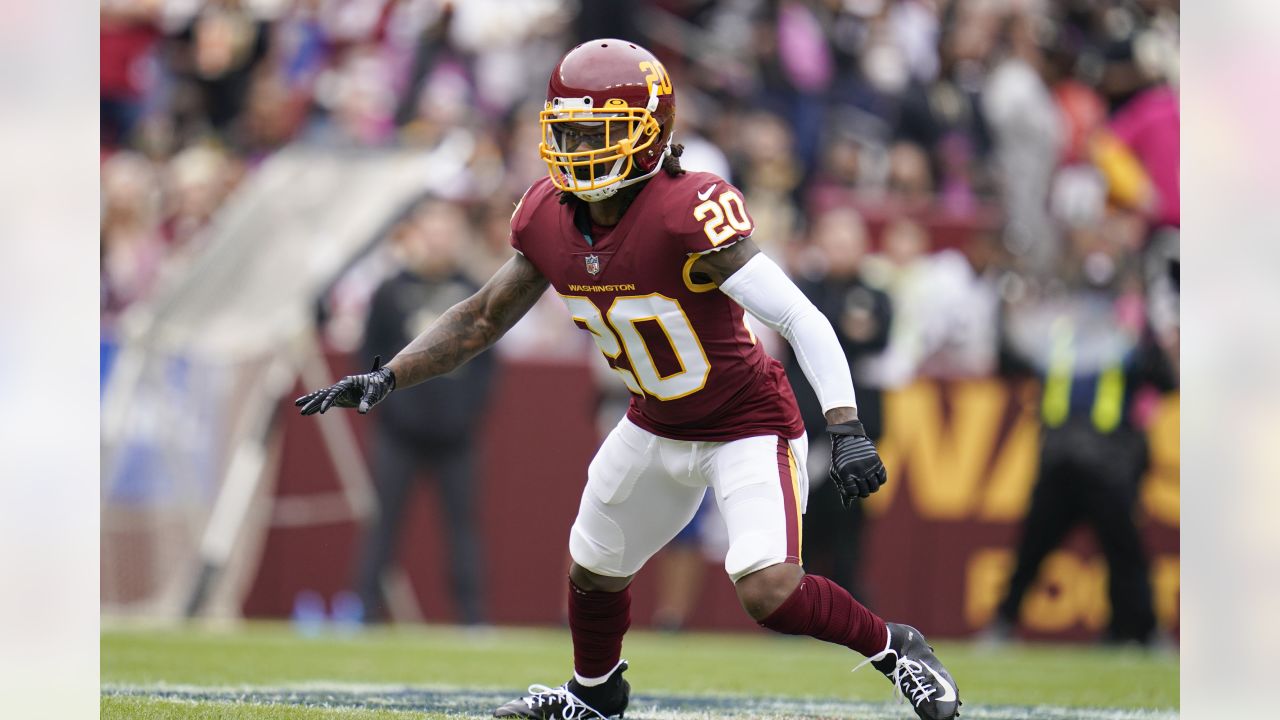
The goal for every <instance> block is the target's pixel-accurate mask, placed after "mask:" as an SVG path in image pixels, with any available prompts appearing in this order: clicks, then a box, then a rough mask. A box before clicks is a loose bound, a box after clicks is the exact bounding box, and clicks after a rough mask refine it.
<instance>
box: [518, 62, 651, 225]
mask: <svg viewBox="0 0 1280 720" xmlns="http://www.w3.org/2000/svg"><path fill="white" fill-rule="evenodd" d="M675 117H676V96H675V93H674V92H673V91H672V89H671V78H670V77H669V76H668V75H667V71H666V69H665V68H664V67H662V63H660V62H658V59H657V58H656V57H654V56H653V53H651V52H649V51H648V50H645V49H644V48H642V47H640V46H639V45H636V44H635V43H632V42H627V41H626V40H615V39H603V40H592V41H590V42H585V43H583V44H581V45H579V46H577V47H575V48H574V49H572V50H570V51H569V53H568V54H567V55H565V56H564V58H563V59H561V60H560V62H559V64H557V65H556V67H555V70H553V71H552V72H551V82H550V83H548V85H547V104H546V106H545V108H544V109H543V111H542V112H541V113H540V115H539V121H540V123H541V125H542V142H541V143H540V144H539V146H538V153H539V155H541V157H542V159H543V160H544V161H546V163H547V169H548V171H549V172H550V173H551V182H553V183H554V184H555V186H556V187H557V188H559V189H560V190H562V191H565V192H571V193H573V194H574V195H577V196H578V197H580V198H582V199H583V200H586V201H588V202H595V201H597V200H603V199H605V198H607V197H609V196H611V195H613V194H614V193H616V192H617V191H618V190H619V189H621V188H624V187H626V186H628V185H632V184H634V183H637V182H641V181H643V180H647V179H648V178H650V177H652V176H653V174H654V173H656V172H658V170H660V169H661V167H662V159H663V158H664V157H665V156H666V154H667V152H668V149H669V146H670V144H671V130H672V127H673V126H674V125H675ZM636 168H639V172H638V173H633V171H634V170H635V169H636Z"/></svg>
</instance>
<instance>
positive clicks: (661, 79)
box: [297, 39, 960, 720]
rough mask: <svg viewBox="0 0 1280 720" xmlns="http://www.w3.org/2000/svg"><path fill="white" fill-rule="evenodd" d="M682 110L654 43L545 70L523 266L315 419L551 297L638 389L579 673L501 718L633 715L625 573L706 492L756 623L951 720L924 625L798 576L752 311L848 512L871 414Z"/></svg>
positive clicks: (613, 451) (585, 537) (579, 543)
mask: <svg viewBox="0 0 1280 720" xmlns="http://www.w3.org/2000/svg"><path fill="white" fill-rule="evenodd" d="M675 109H676V107H675V94H674V93H673V92H672V88H671V80H670V78H669V77H668V75H667V73H666V70H665V69H664V68H663V66H662V64H661V63H660V62H659V61H658V59H657V58H655V57H654V56H653V54H651V53H650V52H649V51H647V50H645V49H644V48H642V47H639V46H638V45H636V44H634V43H631V42H627V41H625V40H616V39H604V40H593V41H591V42H587V43H583V44H582V45H579V46H578V47H576V48H574V49H573V50H571V51H570V52H569V53H568V54H567V55H565V56H564V58H563V59H562V60H561V61H560V62H559V64H557V65H556V67H555V69H554V70H553V71H552V73H551V81H550V83H549V85H548V89H547V100H546V105H545V106H544V109H543V110H542V112H541V118H540V119H541V129H542V141H541V144H540V146H539V152H540V154H541V156H542V159H543V160H544V161H545V162H546V164H547V167H548V169H549V175H548V177H545V178H543V179H541V180H539V181H537V182H535V183H534V184H533V186H532V187H530V188H529V189H528V191H527V192H526V193H525V195H524V197H523V198H522V199H521V201H520V203H519V204H518V205H517V206H516V209H515V212H514V214H513V215H512V217H511V244H512V245H513V246H514V247H515V250H516V254H515V256H514V257H512V258H511V260H509V261H508V262H507V263H506V265H504V266H503V267H502V268H501V269H499V270H498V272H497V273H496V274H495V275H494V276H493V277H492V278H491V279H490V280H489V281H488V283H486V284H485V286H484V287H483V288H482V289H481V290H480V291H479V292H477V293H476V294H475V295H473V296H471V297H470V298H468V299H467V300H464V301H462V302H460V303H458V304H457V305H456V306H454V307H453V308H452V309H450V310H449V311H448V312H446V313H445V314H444V315H443V316H442V317H440V318H439V320H437V321H436V322H435V323H434V324H433V325H431V326H430V327H429V328H427V329H426V330H425V331H423V333H422V334H421V335H419V336H418V337H417V338H416V339H414V340H413V341H412V342H411V343H409V345H408V346H407V347H405V348H404V349H403V350H401V351H400V353H399V354H397V355H396V356H395V357H394V358H392V359H391V361H390V362H389V363H387V364H386V365H385V366H381V365H380V364H379V361H378V360H376V359H375V361H374V367H373V370H372V371H370V372H369V373H366V374H364V375H354V376H349V377H346V378H343V379H342V380H341V381H339V382H338V383H336V384H335V385H333V386H331V387H329V388H324V389H321V390H317V391H315V392H313V393H310V394H308V395H305V396H303V397H301V398H299V399H298V400H297V405H298V406H299V407H301V408H302V413H303V414H304V415H310V414H312V413H316V412H321V413H323V412H325V411H326V410H328V409H329V408H331V407H335V406H336V407H349V408H351V407H353V408H356V409H357V411H358V412H360V413H366V412H368V411H369V409H370V408H372V407H374V406H375V405H376V404H377V403H378V402H379V401H380V400H382V399H383V398H385V397H386V396H387V394H388V393H390V392H392V391H393V390H396V389H403V388H406V387H409V386H411V385H416V384H418V383H421V382H423V381H425V380H428V379H430V378H433V377H437V376H439V375H443V374H445V373H448V372H450V371H451V370H453V369H454V368H456V367H458V366H459V365H460V364H462V363H464V362H466V361H467V360H468V359H470V358H472V357H474V356H475V355H476V354H477V353H479V352H482V351H483V350H485V349H486V348H488V347H489V346H491V345H493V344H494V342H496V341H497V340H498V338H499V337H501V336H502V335H503V333H505V332H506V331H507V330H508V329H510V328H511V326H512V325H514V324H515V323H516V321H517V320H519V319H520V317H521V316H523V315H524V314H525V312H527V311H528V310H529V308H530V307H531V306H532V305H533V304H534V302H535V301H536V300H537V299H538V298H539V297H540V296H541V295H542V294H543V291H544V290H545V289H546V288H547V286H548V285H550V286H551V287H553V288H554V289H555V291H556V292H557V293H558V294H559V295H560V296H561V298H562V299H563V300H564V303H565V305H566V306H567V307H568V308H569V312H570V314H571V315H572V316H573V320H574V322H575V323H577V324H578V325H579V326H581V327H582V328H583V329H584V330H586V331H587V332H589V333H591V334H592V336H593V338H594V340H595V342H596V344H597V345H598V346H599V348H600V351H601V352H602V353H604V356H605V357H606V358H607V359H608V362H609V364H610V366H611V367H612V368H613V370H614V371H615V372H617V374H618V379H619V380H620V381H621V382H622V383H624V384H625V385H626V386H627V388H628V389H629V390H630V391H631V392H632V393H633V395H632V399H631V406H630V408H629V410H628V412H627V414H626V416H625V417H624V418H623V419H622V420H621V421H620V422H619V423H618V425H617V427H615V428H614V429H613V431H612V432H611V433H610V434H609V435H608V437H607V438H606V439H605V441H604V443H603V445H601V447H600V449H599V451H598V452H597V453H596V456H595V458H594V459H593V460H592V462H591V464H590V467H589V468H588V470H587V483H586V487H585V489H584V490H583V494H582V501H581V504H580V506H579V509H578V515H577V519H576V520H575V521H574V524H573V528H572V530H571V532H570V536H569V552H570V555H571V556H572V559H573V563H572V565H571V568H570V571H569V577H568V587H567V588H566V591H567V599H568V605H569V613H568V615H569V628H570V632H571V635H572V638H573V655H574V668H573V669H574V673H573V677H572V678H571V679H570V680H569V681H568V682H566V683H565V684H563V685H560V686H559V687H546V686H543V685H534V686H531V687H530V688H529V694H528V695H527V696H525V697H522V698H519V699H517V700H513V701H512V702H509V703H507V704H506V705H503V706H502V707H500V708H498V709H497V711H496V712H495V716H496V717H525V718H558V719H568V718H621V717H622V716H623V711H624V710H625V709H626V707H627V701H628V696H629V693H630V685H629V684H628V683H627V681H626V680H625V679H623V677H622V674H623V672H624V671H625V670H626V669H627V663H626V661H625V660H623V659H622V658H621V652H622V637H623V634H624V633H626V631H627V628H628V627H629V626H630V624H631V616H630V605H631V597H630V590H629V586H630V583H631V580H632V578H633V577H634V576H635V574H636V572H637V571H639V570H640V568H641V566H643V565H644V563H645V562H646V561H647V560H648V559H649V558H650V557H652V556H653V555H654V554H655V553H656V552H657V551H658V550H659V549H661V548H662V547H663V546H664V545H665V544H666V543H667V542H668V541H670V540H671V539H672V538H673V537H674V536H675V535H676V533H678V532H679V531H680V529H681V528H683V527H684V526H685V524H687V523H688V522H689V520H690V518H692V517H693V515H694V513H695V512H696V511H697V509H698V505H699V503H700V501H701V500H702V497H703V494H704V493H705V492H706V491H707V490H708V489H710V490H711V492H712V493H714V497H715V501H716V503H717V504H718V505H719V508H720V511H721V514H722V515H723V516H724V519H725V522H726V524H727V526H728V531H729V551H728V555H727V557H726V558H725V563H724V564H725V571H726V572H727V573H728V574H729V577H730V578H731V579H732V580H733V582H734V586H735V587H736V589H737V594H738V599H739V600H740V602H741V603H742V607H743V608H744V609H745V610H746V612H747V613H748V614H749V615H750V616H751V617H752V618H753V619H755V620H756V621H757V622H758V623H759V624H760V625H762V626H764V627H766V628H769V629H771V630H775V631H777V632H780V633H786V634H790V635H810V636H812V637H815V638H818V639H819V640H825V641H827V642H832V643H838V644H840V645H844V646H846V647H848V648H851V649H853V650H855V651H857V652H858V653H860V654H862V655H863V656H865V657H866V658H867V659H866V660H865V661H864V664H866V663H871V664H872V665H873V666H874V667H875V668H876V669H877V670H879V671H880V672H882V673H884V674H885V675H887V676H888V677H889V678H890V680H891V681H892V682H893V683H894V685H895V686H896V687H897V688H898V689H899V690H900V691H901V692H902V694H903V695H904V696H905V697H906V698H907V699H908V700H909V701H910V702H911V704H912V706H913V708H914V709H915V711H916V713H917V714H918V715H919V716H920V717H921V718H925V719H926V720H945V719H948V718H953V717H955V716H956V714H957V710H958V708H959V705H960V698H959V696H958V694H957V689H956V684H955V681H954V680H953V679H952V677H951V675H950V673H948V672H947V670H946V668H944V667H943V665H942V663H941V662H939V661H938V658H937V657H935V656H934V654H933V652H932V649H931V648H930V647H929V645H928V644H927V642H926V641H925V638H924V637H923V636H922V635H921V634H920V632H919V631H918V630H916V629H915V628H912V627H910V626H908V625H899V624H894V623H886V622H885V621H884V620H882V619H881V618H879V617H877V616H876V615H875V614H874V613H872V612H871V611H870V610H868V609H867V608H866V607H864V606H863V605H862V604H861V603H859V602H858V601H857V600H855V599H854V598H853V597H852V596H851V595H850V594H849V593H848V592H847V591H845V590H844V589H843V588H841V587H840V586H838V585H836V584H835V583H833V582H831V581H830V580H827V579H826V578H824V577H821V576H817V575H807V574H805V572H804V569H803V566H802V565H801V555H800V537H801V522H802V519H803V514H804V504H805V501H806V498H807V496H808V492H807V485H808V482H807V477H808V476H807V473H806V472H805V467H804V465H805V459H806V457H807V448H806V439H805V434H804V427H803V424H802V422H801V420H800V413H799V410H798V409H797V407H796V401H795V397H794V395H793V394H792V391H791V387H790V386H789V385H788V383H787V379H786V376H785V374H784V372H783V369H782V367H781V365H780V364H779V363H778V362H777V361H775V360H773V359H772V358H770V357H769V356H768V355H767V354H766V353H765V352H764V350H763V349H762V348H761V347H760V345H759V344H758V343H757V342H756V338H755V337H754V335H753V334H752V332H751V329H750V327H749V326H748V325H747V323H746V322H745V315H744V312H749V313H751V314H752V315H753V316H755V317H756V318H758V319H759V320H760V321H762V322H764V323H765V324H767V325H768V326H769V327H772V328H774V329H775V330H777V331H778V332H779V333H781V334H782V336H783V337H785V338H786V339H787V341H788V342H789V343H790V344H791V346H792V348H793V349H794V351H795V354H796V357H797V358H798V360H799V363H800V365H801V367H802V369H803V371H804V375H805V377H806V379H807V380H808V381H809V383H810V384H811V385H812V386H813V388H814V390H815V392H816V394H817V396H818V398H819V400H820V401H821V403H822V408H823V411H824V413H825V416H826V420H827V428H826V429H827V431H828V432H829V433H830V434H831V436H832V456H831V470H830V474H831V479H832V481H833V482H834V483H835V485H836V487H837V488H838V489H839V491H840V495H841V499H842V501H843V503H844V504H845V505H846V506H849V505H851V504H852V503H853V502H856V501H857V500H858V499H859V498H865V497H867V496H868V495H870V494H871V493H873V492H875V491H876V490H877V489H878V488H879V487H880V486H881V485H883V484H884V482H885V480H886V476H885V469H884V465H883V464H881V462H880V458H879V456H878V454H877V452H876V448H875V446H874V445H873V444H872V443H871V441H870V440H869V439H868V438H867V437H866V433H865V431H864V430H863V428H862V424H861V423H859V422H858V412H857V403H856V401H855V399H854V390H853V381H852V380H851V379H850V376H849V368H848V367H847V366H846V364H845V362H844V353H843V352H842V351H841V349H840V345H839V342H838V341H837V339H836V335H835V333H834V331H833V330H832V328H831V325H830V324H829V323H828V321H827V320H826V318H825V317H824V316H823V315H822V314H821V313H820V312H819V311H818V310H817V309H816V308H815V307H814V306H813V305H812V304H811V303H810V302H809V301H808V300H807V299H805V296H804V295H803V294H802V293H801V292H800V291H799V290H798V289H797V288H796V286H795V285H794V284H793V283H792V282H791V280H790V279H789V278H788V277H787V276H786V275H785V274H784V273H783V271H782V269H781V268H779V267H778V266H777V265H776V264H775V263H774V262H773V261H772V260H770V259H769V258H768V257H766V256H765V255H763V254H761V253H760V251H759V249H758V248H757V247H756V245H755V243H754V242H753V241H752V240H751V234H752V231H753V228H754V225H753V223H752V220H751V216H750V215H749V214H748V213H747V209H746V206H745V204H744V203H743V199H742V194H741V193H740V192H739V191H738V190H737V188H735V187H733V186H732V185H730V184H729V183H727V182H725V180H724V179H723V178H720V177H717V176H715V175H712V174H709V173H695V172H685V171H683V170H681V168H680V165H679V160H678V158H679V156H680V152H681V147H680V146H679V145H675V144H673V143H672V135H671V133H672V126H673V125H674V122H675ZM859 667H860V666H859Z"/></svg>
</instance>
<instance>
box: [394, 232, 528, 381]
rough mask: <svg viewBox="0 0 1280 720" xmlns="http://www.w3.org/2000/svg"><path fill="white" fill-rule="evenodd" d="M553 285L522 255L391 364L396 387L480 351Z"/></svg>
mask: <svg viewBox="0 0 1280 720" xmlns="http://www.w3.org/2000/svg"><path fill="white" fill-rule="evenodd" d="M546 289H547V279H546V278H544V277H543V276H542V273H539V272H538V269H537V268H535V267H534V266H533V263H531V262H529V261H528V259H526V258H525V256H523V255H520V254H517V255H516V256H515V257H513V258H511V259H510V260H508V261H507V263H506V264H505V265H503V266H502V267H501V268H499V269H498V272H496V273H494V275H493V277H491V278H489V282H487V283H485V285H484V287H482V288H480V290H479V291H477V292H476V294H475V295H472V296H471V297H469V298H467V299H466V300H463V301H462V302H460V303H458V304H457V305H454V306H453V307H451V308H449V310H448V311H446V312H445V314H443V315H441V316H440V317H439V318H438V319H437V320H436V321H435V322H433V323H431V325H430V327H428V328H427V329H426V330H423V331H422V334H421V335H419V336H418V337H416V338H414V339H413V341H412V342H410V343H409V344H408V345H407V346H405V348H404V349H403V350H401V351H400V352H399V353H398V354H397V355H396V356H395V357H394V358H392V359H391V362H389V363H387V367H388V368H390V369H391V371H392V372H393V373H395V386H396V388H405V387H409V386H410V385H417V384H418V383H420V382H423V381H424V380H430V379H431V378H433V377H436V376H437V375H444V374H445V373H448V372H450V371H451V370H453V369H454V368H456V367H458V366H459V365H461V364H463V363H465V362H466V361H468V360H470V359H471V358H473V357H475V356H476V355H479V354H480V353H481V352H482V351H484V350H485V349H487V348H488V347H489V346H490V345H493V344H494V343H495V342H497V341H498V338H500V337H502V336H503V334H505V333H506V332H507V331H508V330H510V329H511V326H513V325H515V324H516V321H518V320H519V319H520V318H522V317H524V314H525V313H527V312H529V308H531V307H533V304H534V303H535V302H537V301H538V298H539V297H542V293H543V291H544V290H546Z"/></svg>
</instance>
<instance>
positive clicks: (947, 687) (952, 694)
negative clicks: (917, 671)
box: [920, 663, 956, 702]
mask: <svg viewBox="0 0 1280 720" xmlns="http://www.w3.org/2000/svg"><path fill="white" fill-rule="evenodd" d="M920 665H921V666H923V667H924V669H925V670H928V671H929V674H930V675H932V676H933V679H934V680H937V681H938V684H939V685H941V686H942V689H943V690H944V691H945V692H943V693H942V697H938V698H933V699H934V700H937V701H938V702H951V701H953V700H955V699H956V689H955V688H954V687H951V683H949V682H947V679H946V678H944V677H942V676H941V675H939V674H938V671H937V670H934V669H933V668H931V667H929V663H920Z"/></svg>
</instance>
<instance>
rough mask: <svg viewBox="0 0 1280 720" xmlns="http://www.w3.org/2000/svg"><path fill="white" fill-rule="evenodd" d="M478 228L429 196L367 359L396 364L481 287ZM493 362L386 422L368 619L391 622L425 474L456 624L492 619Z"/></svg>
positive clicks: (364, 588)
mask: <svg viewBox="0 0 1280 720" xmlns="http://www.w3.org/2000/svg"><path fill="white" fill-rule="evenodd" d="M469 237H470V230H469V228H468V226H467V218H466V216H465V214H464V213H463V211H462V210H461V209H460V208H458V207H457V206H456V205H454V204H452V203H448V202H443V201H440V200H434V199H428V200H425V201H423V202H421V203H420V204H419V205H417V206H416V207H415V208H414V209H413V210H412V211H411V212H410V213H409V215H408V216H407V217H406V218H405V219H404V220H403V221H402V222H400V223H399V224H398V225H397V226H396V227H395V229H394V230H393V231H392V235H391V242H392V243H394V247H395V249H396V250H397V252H398V254H399V256H400V260H401V262H402V263H403V269H402V270H401V271H400V272H398V273H397V274H395V275H394V276H393V277H391V278H390V279H388V280H387V281H386V282H384V283H383V284H382V285H381V286H380V287H379V288H378V290H377V292H375V293H374V296H373V300H372V302H371V304H370V307H369V319H368V324H367V326H366V329H365V338H364V343H363V347H362V354H363V355H366V356H369V357H373V356H374V355H381V356H382V357H384V358H385V357H390V356H391V355H393V354H394V353H395V352H396V351H397V350H398V349H399V348H400V347H403V346H404V344H405V343H406V342H408V341H409V340H410V339H412V338H414V337H416V336H417V334H418V333H419V332H420V331H421V329H422V328H424V327H426V326H427V325H429V324H430V323H431V322H432V321H433V320H435V318H437V317H438V316H439V315H440V314H441V313H443V312H444V311H445V310H447V309H448V308H449V307H450V306H452V305H453V304H454V303H456V302H457V301H459V300H460V299H462V298H465V297H467V296H468V295H470V294H471V293H472V292H474V291H475V290H476V289H477V287H478V286H477V285H476V284H475V282H474V281H472V280H471V279H469V278H468V277H467V276H466V275H465V274H464V273H463V272H462V270H461V267H460V262H461V252H462V250H463V248H464V247H465V246H466V245H467V243H468V240H467V238H469ZM493 362H494V360H493V356H492V355H485V356H481V357H479V358H477V359H476V360H475V361H474V362H472V363H470V364H468V365H467V366H465V367H463V368H460V369H459V370H458V371H457V372H454V373H451V374H450V375H448V376H446V377H441V378H438V379H436V380H435V381H434V382H431V383H429V384H427V385H426V386H424V387H423V388H422V391H421V394H420V395H415V396H410V395H401V396H398V398H395V399H393V400H395V402H390V401H389V402H388V403H387V404H386V406H385V407H384V408H383V410H385V412H382V413H380V414H379V415H378V417H377V423H376V424H375V426H374V427H375V431H374V439H373V448H374V449H373V474H374V480H375V482H376V483H377V491H378V509H379V512H378V515H377V518H376V520H375V521H374V522H373V523H372V524H371V525H369V526H368V527H367V528H366V530H365V534H364V539H363V541H362V550H361V553H360V566H359V568H358V570H357V577H356V588H357V592H358V593H359V596H360V599H361V601H362V603H363V605H364V609H365V617H366V619H367V620H369V621H376V620H379V619H382V618H383V617H384V616H385V604H384V599H383V595H382V577H383V573H384V571H385V570H386V568H387V567H388V565H389V564H390V563H391V562H393V557H394V555H395V548H396V545H397V539H398V537H399V531H400V527H401V523H402V519H403V517H404V510H405V507H406V504H407V502H408V498H409V493H410V492H411V490H412V488H413V487H414V485H415V483H416V481H417V480H418V479H419V478H418V476H419V475H420V474H421V473H423V472H429V473H431V474H432V475H434V476H435V477H434V480H435V485H436V487H437V488H438V489H439V498H440V516H441V517H440V520H441V522H440V527H441V528H442V529H443V530H444V535H445V538H446V541H447V542H446V544H447V546H448V548H449V587H450V591H451V593H452V596H453V601H454V605H455V610H456V617H457V618H458V620H459V621H461V622H463V623H466V624H477V623H481V622H483V621H484V619H485V610H484V597H483V595H484V589H483V587H482V578H483V577H484V563H483V552H482V548H481V545H480V533H479V529H478V527H477V517H476V509H475V497H476V495H477V489H476V478H477V477H478V473H477V472H476V470H475V466H476V458H475V451H474V443H473V440H474V437H475V432H474V431H475V424H476V422H477V421H478V420H479V418H480V417H481V415H482V413H483V412H484V408H485V402H486V397H487V395H488V392H489V388H490V385H491V379H492V376H493Z"/></svg>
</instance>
